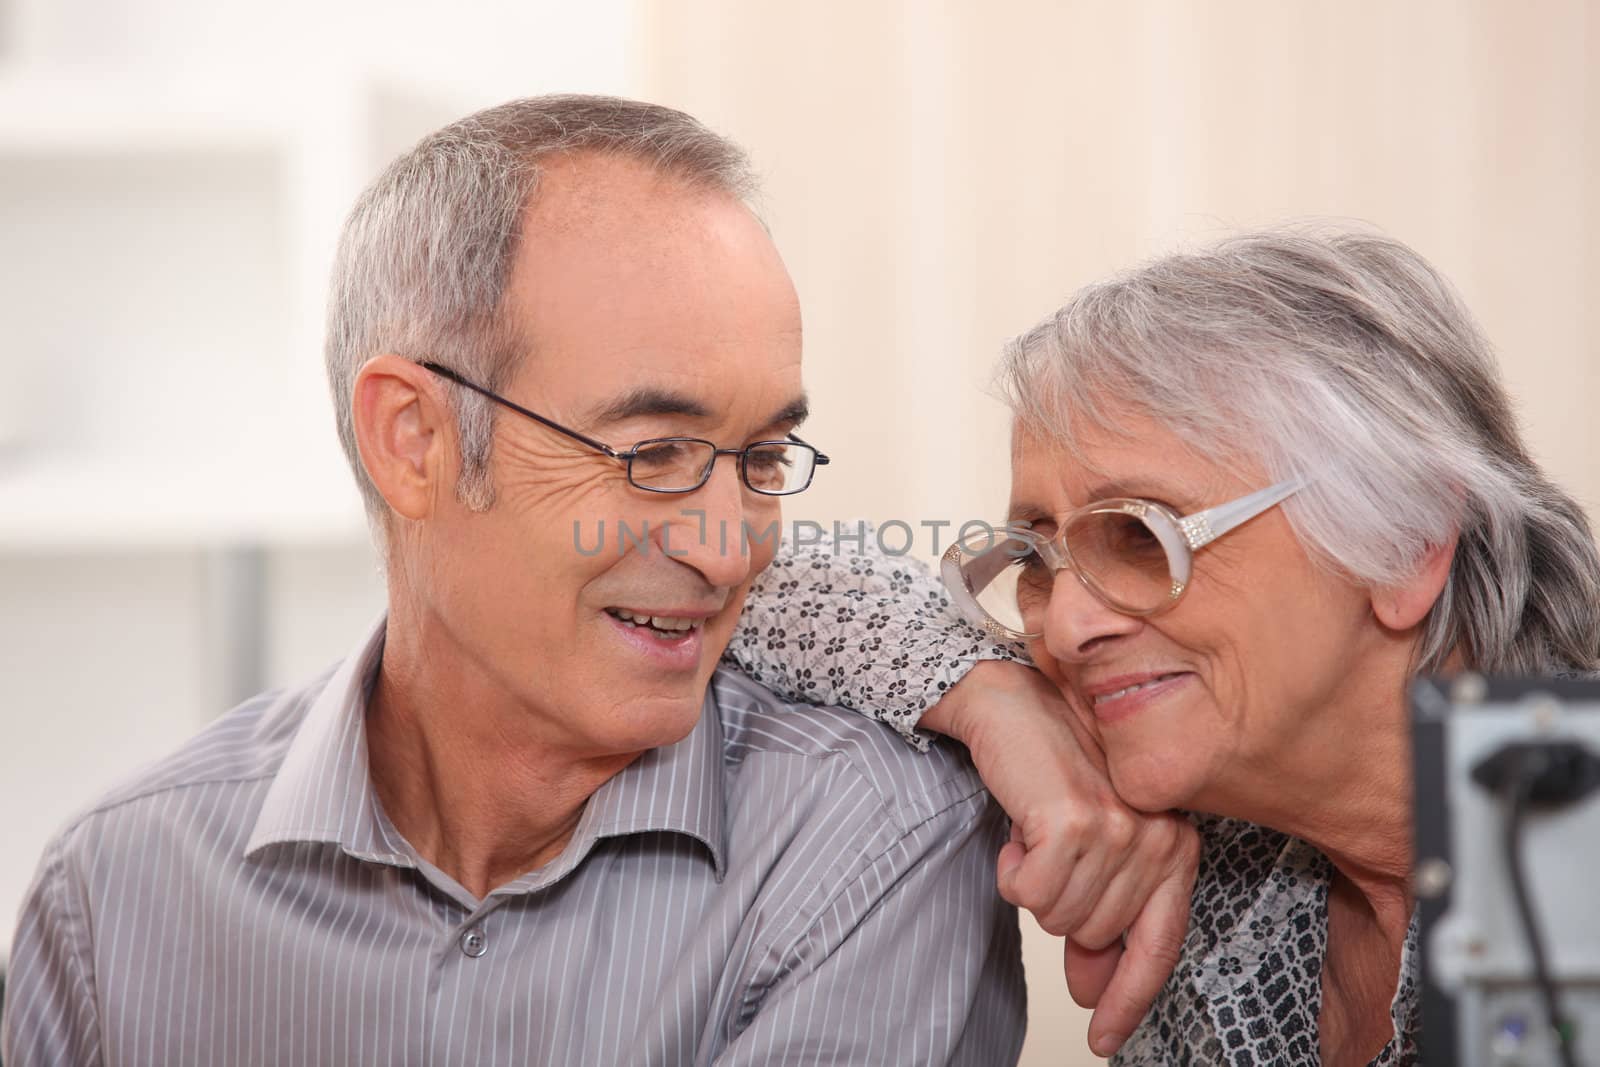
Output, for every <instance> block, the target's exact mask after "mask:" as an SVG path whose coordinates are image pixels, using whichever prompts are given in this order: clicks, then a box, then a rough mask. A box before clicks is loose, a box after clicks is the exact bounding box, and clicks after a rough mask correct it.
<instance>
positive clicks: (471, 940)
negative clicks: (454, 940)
mask: <svg viewBox="0 0 1600 1067" xmlns="http://www.w3.org/2000/svg"><path fill="white" fill-rule="evenodd" d="M461 951H462V952H465V953H466V954H467V955H469V956H471V957H472V958H473V959H477V958H478V957H479V956H481V955H483V954H484V953H485V952H488V951H489V939H488V938H487V937H484V936H483V931H482V930H480V929H478V928H477V927H476V926H474V927H473V928H472V929H470V930H468V931H467V932H466V933H464V934H462V935H461Z"/></svg>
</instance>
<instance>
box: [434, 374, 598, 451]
mask: <svg viewBox="0 0 1600 1067" xmlns="http://www.w3.org/2000/svg"><path fill="white" fill-rule="evenodd" d="M417 365H418V366H420V367H422V368H423V369H425V370H431V371H433V373H435V374H437V375H438V376H439V377H441V378H449V379H450V380H451V381H452V382H455V383H456V384H457V385H460V386H464V387H465V388H468V389H471V390H472V391H473V392H474V393H477V394H478V395H479V396H482V397H487V398H488V399H490V400H493V401H494V402H495V403H496V404H502V405H504V406H505V407H508V408H510V409H511V410H512V411H515V412H516V413H517V414H518V415H524V416H526V417H528V418H530V419H532V420H533V421H534V422H537V423H538V424H539V425H541V426H548V427H549V428H550V429H552V430H554V431H555V432H556V433H559V434H565V435H566V436H568V437H570V438H572V439H573V440H574V441H581V442H583V443H584V444H586V445H588V446H589V447H590V448H595V449H599V450H600V451H601V452H604V453H605V454H606V455H608V456H610V457H611V458H612V459H627V458H628V455H629V454H628V453H626V452H618V451H617V450H616V449H614V448H612V447H611V446H610V445H608V444H606V443H604V442H603V441H596V440H595V439H594V438H592V437H590V436H588V435H587V434H581V433H579V432H578V431H577V430H569V429H567V428H566V427H565V426H563V425H561V424H560V423H559V422H556V421H554V420H553V419H547V418H545V417H544V416H543V415H541V414H539V413H538V412H537V411H529V410H528V409H527V408H525V407H523V406H522V405H521V404H518V403H516V402H515V401H511V400H507V399H506V398H505V397H503V396H500V395H499V394H497V393H491V392H490V391H489V390H487V389H485V388H484V387H483V386H481V385H479V384H478V383H477V382H474V381H471V380H469V379H467V378H464V377H462V376H461V375H459V374H457V373H456V372H455V371H453V370H451V369H450V368H449V367H446V366H445V365H444V364H443V363H432V362H423V363H419V364H417Z"/></svg>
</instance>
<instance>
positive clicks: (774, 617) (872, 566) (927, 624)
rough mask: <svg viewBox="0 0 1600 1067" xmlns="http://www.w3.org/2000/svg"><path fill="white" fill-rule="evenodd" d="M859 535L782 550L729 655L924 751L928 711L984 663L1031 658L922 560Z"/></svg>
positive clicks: (754, 673) (778, 684)
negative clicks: (965, 608) (952, 594)
mask: <svg viewBox="0 0 1600 1067" xmlns="http://www.w3.org/2000/svg"><path fill="white" fill-rule="evenodd" d="M839 525H840V526H841V527H842V528H843V527H846V525H847V524H843V523H841V524H839ZM849 528H851V529H854V530H855V531H856V532H859V533H860V534H861V537H860V538H856V537H855V536H853V535H852V536H846V537H841V538H839V539H838V540H834V539H833V538H832V537H831V536H828V535H826V534H819V536H820V538H821V539H820V541H819V542H818V543H817V544H815V545H811V544H807V545H805V546H802V547H796V546H795V545H794V544H793V543H791V542H789V541H785V542H784V543H783V545H782V546H781V548H780V549H779V552H778V556H777V558H776V559H774V560H773V561H772V563H771V565H770V566H768V567H767V569H766V570H765V571H764V572H762V574H761V575H760V576H759V577H758V578H757V579H756V580H755V582H754V583H753V584H752V585H751V587H750V592H749V595H748V597H747V598H746V600H745V606H744V614H743V615H742V616H741V617H740V619H739V628H738V629H737V630H735V631H734V634H733V638H732V639H731V640H730V641H729V642H728V649H727V652H726V653H725V654H724V658H725V659H727V660H728V661H730V662H731V663H733V664H734V665H735V666H736V667H738V668H739V669H740V670H742V671H744V673H746V674H748V675H749V676H750V677H751V678H754V679H755V680H756V681H758V682H760V683H761V684H762V685H764V686H766V687H767V688H768V689H770V690H772V691H773V692H774V693H777V694H778V695H779V696H782V697H785V698H788V699H791V700H804V701H806V702H808V703H812V704H831V705H837V706H839V707H844V708H849V709H850V710H852V711H858V712H860V713H861V714H863V715H867V716H870V717H871V718H874V719H878V720H880V721H881V722H883V723H885V724H886V725H888V726H891V727H893V728H894V729H895V730H896V731H898V732H899V733H900V734H901V735H902V736H904V737H905V738H906V739H907V740H908V741H910V742H911V743H912V744H914V745H916V746H917V747H918V748H923V749H925V748H927V746H928V735H927V734H925V733H923V732H922V731H920V730H918V729H917V722H918V720H919V719H921V718H922V714H923V712H924V711H926V710H927V709H928V708H929V707H931V706H932V705H934V704H935V703H937V702H938V700H939V698H940V697H942V696H944V694H945V693H946V692H947V691H948V690H949V689H950V687H951V686H953V685H954V684H955V683H956V682H957V681H958V680H959V679H960V678H961V676H962V675H963V674H965V673H966V672H967V670H969V669H970V668H971V667H972V665H973V664H975V663H980V662H983V661H985V660H1015V659H1019V658H1025V657H1024V654H1023V652H1022V651H1021V649H1019V648H1017V647H1015V646H1012V645H1007V644H1003V643H1001V642H998V641H995V640H993V639H992V638H990V637H988V636H987V635H986V634H984V633H983V631H981V630H979V629H978V628H977V627H976V626H973V625H971V624H970V623H968V622H967V621H966V620H965V619H963V618H962V617H961V613H960V612H959V611H957V610H956V608H955V606H954V605H952V604H951V603H950V598H949V597H947V596H946V595H945V592H944V586H943V585H941V584H940V583H939V579H938V578H936V577H934V575H933V573H932V572H931V571H930V570H929V569H928V567H927V566H926V565H925V564H923V563H922V562H921V561H920V560H916V559H912V558H910V557H908V556H894V555H890V554H888V553H886V552H884V551H883V550H882V549H881V548H880V547H879V545H878V540H877V536H876V535H875V534H874V533H873V531H872V529H871V527H868V526H866V525H865V524H863V525H861V526H859V527H856V526H854V524H849Z"/></svg>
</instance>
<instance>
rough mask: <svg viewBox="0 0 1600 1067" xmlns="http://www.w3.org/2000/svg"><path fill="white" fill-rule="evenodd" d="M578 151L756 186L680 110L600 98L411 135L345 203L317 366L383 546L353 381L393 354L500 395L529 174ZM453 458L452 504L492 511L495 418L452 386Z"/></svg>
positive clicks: (738, 187)
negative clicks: (510, 287) (352, 201)
mask: <svg viewBox="0 0 1600 1067" xmlns="http://www.w3.org/2000/svg"><path fill="white" fill-rule="evenodd" d="M577 153H594V154H597V155H610V156H623V157H627V158H630V159H634V160H637V161H639V162H641V163H644V164H646V165H647V166H649V167H651V168H653V169H655V170H656V171H658V172H660V173H661V174H663V175H666V176H669V177H671V178H673V179H675V180H678V181H680V182H682V183H683V184H684V185H685V186H686V187H689V188H704V189H707V190H712V191H717V192H723V193H726V194H727V195H729V196H731V197H733V198H735V199H738V200H741V201H745V202H747V203H748V202H749V200H750V199H751V198H752V197H753V196H754V195H755V179H754V175H753V172H752V170H751V168H750V164H749V160H748V159H747V157H746V156H745V154H744V152H743V151H742V150H741V149H740V148H739V147H738V146H737V145H735V144H733V143H732V142H731V141H729V140H727V139H726V138H723V137H721V136H719V135H717V134H715V133H713V132H711V131H710V130H708V129H707V128H706V127H705V126H703V125H701V124H700V123H699V122H698V121H696V120H695V119H693V118H691V117H690V116H688V115H686V114H684V113H683V112H681V111H674V110H673V109H671V108H667V107H660V106H658V105H655V104H646V103H640V102H638V101H633V100H622V99H618V98H615V97H605V96H576V95H560V96H540V97H532V98H529V99H526V100H515V101H512V102H511V103H508V104H502V105H500V106H499V107H493V108H490V109H488V110H486V111H480V112H478V113H477V114H475V115H469V116H468V117H466V118H464V119H461V120H460V121H459V122H455V123H452V124H451V125H449V126H446V127H445V128H444V129H442V130H439V131H438V132H437V133H434V134H430V135H429V136H427V137H425V138H423V140H422V141H421V142H420V143H419V144H417V146H416V147H415V148H413V149H412V150H411V151H410V152H407V153H406V154H405V155H403V156H401V157H400V158H399V159H397V160H395V161H394V163H392V164H391V165H390V166H389V168H388V169H387V170H385V171H384V172H383V174H382V175H381V176H379V178H378V179H377V181H375V182H373V184H372V185H371V186H369V187H368V188H367V190H366V191H365V192H364V193H362V194H361V197H360V199H358V200H357V201H356V205H355V208H354V210H353V211H352V212H351V214H350V218H349V220H348V221H347V222H346V223H345V227H344V232H343V234H342V235H341V237H340V240H339V250H338V253H337V255H336V257H335V261H334V268H333V284H332V291H331V293H330V296H329V304H328V335H327V343H326V349H325V357H326V360H327V367H328V382H329V385H330V386H331V388H332V390H333V405H334V410H335V412H336V413H337V415H338V424H339V440H340V443H341V444H343V446H344V451H345V456H346V457H347V458H348V459H349V461H350V466H351V469H352V470H353V471H354V472H355V476H356V482H357V484H358V485H359V486H360V489H361V495H362V497H363V499H364V502H365V505H366V509H367V515H368V518H369V520H370V521H371V522H372V524H373V527H374V532H375V534H377V535H378V541H379V547H380V548H381V547H382V540H383V539H382V534H381V530H382V526H383V522H384V518H385V516H386V515H387V508H386V506H385V504H384V501H383V498H382V497H381V496H380V495H379V493H378V490H377V488H376V486H374V485H373V483H372V480H371V478H369V477H368V476H367V472H366V469H365V468H364V467H363V466H362V464H361V457H360V454H359V453H358V452H357V450H356V439H355V424H354V417H353V412H352V409H351V396H352V392H353V390H354V387H355V379H356V373H357V372H358V371H359V370H360V369H361V367H362V365H363V364H364V363H366V361H367V360H369V359H371V358H372V357H373V356H377V355H381V354H385V353H392V354H395V355H400V356H404V357H405V358H407V359H411V360H416V361H418V362H421V361H424V360H433V361H437V362H439V363H443V364H445V365H447V366H449V367H451V368H453V369H454V370H456V371H458V372H460V373H461V374H463V375H465V376H466V377H467V378H468V379H470V380H472V381H474V382H477V383H478V384H480V385H482V386H484V387H485V388H487V389H491V390H495V391H499V390H500V389H501V388H503V387H504V385H505V383H506V382H507V381H509V380H510V379H511V378H512V376H513V375H514V374H515V373H516V371H517V368H518V366H519V364H520V362H521V359H522V357H523V356H524V355H525V354H526V353H527V350H528V347H529V344H530V339H529V338H527V337H524V336H522V333H521V331H519V329H518V328H517V327H518V324H516V323H515V322H514V321H512V319H511V316H509V315H508V314H507V313H506V311H505V309H504V308H503V307H502V306H501V303H502V295H503V294H504V292H505V287H506V283H507V281H508V279H509V277H510V275H511V266H512V263H513V261H514V259H515V257H516V254H517V249H518V247H519V242H520V241H521V240H522V238H523V233H522V228H521V224H522V220H523V216H524V212H525V210H526V209H527V207H528V205H529V203H530V201H531V199H532V197H533V195H534V193H535V191H536V189H537V186H538V182H539V175H540V170H541V164H542V163H544V162H545V161H547V160H549V159H551V158H553V157H556V156H568V155H573V154H577ZM451 396H452V397H453V401H452V402H453V404H454V405H455V416H456V423H457V428H458V430H459V439H460V449H461V464H462V466H461V477H460V480H459V482H458V484H457V486H456V492H457V494H458V495H459V496H460V498H461V499H462V500H463V501H464V502H465V503H466V504H467V505H468V506H470V507H473V508H477V509H479V510H482V509H486V508H488V507H490V506H491V505H492V504H493V502H494V486H493V484H492V482H491V480H490V477H489V455H490V448H491V442H492V440H493V436H492V433H493V429H494V415H495V409H494V405H493V403H492V402H491V401H489V400H486V399H485V398H483V397H481V396H479V395H478V394H477V393H474V392H472V391H470V390H467V389H455V390H452V392H451Z"/></svg>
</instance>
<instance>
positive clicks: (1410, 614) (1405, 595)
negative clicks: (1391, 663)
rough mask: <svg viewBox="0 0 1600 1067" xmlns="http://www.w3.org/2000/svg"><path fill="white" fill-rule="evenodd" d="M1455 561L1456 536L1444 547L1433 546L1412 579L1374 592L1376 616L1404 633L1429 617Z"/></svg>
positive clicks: (1429, 547) (1391, 628)
mask: <svg viewBox="0 0 1600 1067" xmlns="http://www.w3.org/2000/svg"><path fill="white" fill-rule="evenodd" d="M1455 559H1456V535H1455V534H1451V535H1450V537H1449V538H1448V539H1447V540H1445V541H1443V542H1442V543H1440V544H1437V545H1429V546H1428V549H1427V551H1426V552H1424V553H1423V555H1422V558H1421V559H1420V560H1418V561H1417V569H1416V570H1415V571H1413V572H1412V574H1411V577H1409V578H1407V579H1405V580H1403V581H1401V582H1398V583H1396V584H1394V585H1384V586H1377V587H1375V588H1374V589H1373V590H1372V593H1371V597H1372V613H1373V614H1374V615H1375V616H1377V618H1378V621H1379V622H1381V623H1382V624H1383V625H1384V626H1385V627H1386V628H1388V629H1390V630H1397V631H1404V630H1409V629H1411V628H1412V627H1413V626H1416V625H1417V624H1418V623H1420V622H1422V620H1423V619H1425V618H1427V617H1428V612H1429V611H1432V610H1433V605H1434V604H1435V603H1437V602H1438V600H1439V595H1440V594H1441V593H1443V592H1444V587H1445V583H1446V582H1448V581H1449V579H1450V567H1451V564H1453V563H1454V562H1455Z"/></svg>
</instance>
